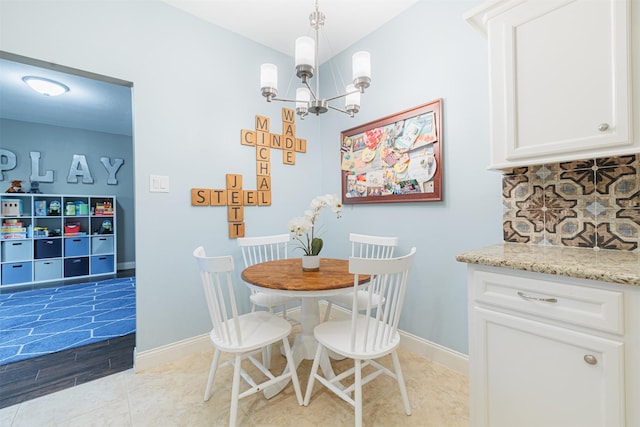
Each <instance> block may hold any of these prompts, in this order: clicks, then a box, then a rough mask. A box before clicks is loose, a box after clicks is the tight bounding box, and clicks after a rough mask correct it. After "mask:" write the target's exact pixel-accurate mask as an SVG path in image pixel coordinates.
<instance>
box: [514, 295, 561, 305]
mask: <svg viewBox="0 0 640 427" xmlns="http://www.w3.org/2000/svg"><path fill="white" fill-rule="evenodd" d="M518 296H519V297H521V298H524V299H526V300H527V301H540V302H551V303H556V302H558V299H557V298H538V297H532V296H529V295H526V294H525V293H523V292H518Z"/></svg>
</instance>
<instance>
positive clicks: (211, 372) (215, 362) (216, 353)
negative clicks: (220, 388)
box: [204, 349, 220, 402]
mask: <svg viewBox="0 0 640 427" xmlns="http://www.w3.org/2000/svg"><path fill="white" fill-rule="evenodd" d="M219 360H220V351H218V349H215V350H214V351H213V359H212V360H211V368H210V369H209V379H207V388H206V389H205V391H204V401H205V402H206V401H207V400H209V398H210V397H211V387H212V386H213V378H214V377H215V376H216V370H217V369H218V361H219Z"/></svg>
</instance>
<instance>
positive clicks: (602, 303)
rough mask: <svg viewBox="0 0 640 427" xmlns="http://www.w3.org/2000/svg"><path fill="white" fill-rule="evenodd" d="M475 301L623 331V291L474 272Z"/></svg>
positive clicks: (601, 328)
mask: <svg viewBox="0 0 640 427" xmlns="http://www.w3.org/2000/svg"><path fill="white" fill-rule="evenodd" d="M473 281H474V285H473V286H472V287H471V292H472V295H470V297H471V298H473V300H474V301H476V302H482V303H486V304H491V305H494V306H499V307H504V308H508V309H511V310H516V311H519V312H524V313H529V314H532V315H536V316H540V317H544V318H547V319H553V320H559V321H562V322H567V323H571V324H574V325H579V326H584V327H588V328H593V329H598V330H601V331H605V332H613V333H616V334H623V333H624V313H623V310H624V298H623V293H622V292H617V291H611V290H605V289H595V288H590V287H583V286H576V285H569V284H565V283H558V282H552V281H546V280H540V279H532V278H525V277H518V276H511V275H506V274H496V273H491V272H487V271H475V272H474V275H473Z"/></svg>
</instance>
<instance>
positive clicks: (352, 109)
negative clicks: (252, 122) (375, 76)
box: [260, 0, 371, 119]
mask: <svg viewBox="0 0 640 427" xmlns="http://www.w3.org/2000/svg"><path fill="white" fill-rule="evenodd" d="M324 18H325V16H324V13H322V12H320V9H319V8H318V0H316V8H315V11H314V12H312V13H311V15H309V21H310V23H311V28H313V29H314V34H315V37H314V38H311V37H306V36H305V37H298V38H297V39H296V43H295V64H296V76H297V77H298V78H299V79H300V81H301V82H302V85H303V86H302V87H299V88H297V89H296V99H286V98H278V97H277V95H278V67H277V66H276V65H274V64H262V65H261V66H260V88H261V91H262V96H264V97H265V98H267V102H271V101H283V102H295V104H296V114H298V115H299V116H300V118H302V119H304V117H305V116H306V115H307V114H309V113H312V114H315V115H316V116H319V115H320V114H323V113H326V112H327V111H328V110H329V108H330V109H332V110H336V111H340V112H342V113H345V114H348V115H349V116H351V117H353V116H354V115H355V114H356V113H357V112H358V111H360V94H361V93H364V90H365V89H366V88H368V87H369V85H370V84H371V57H370V55H369V52H364V51H361V52H356V53H354V54H353V58H352V76H353V83H352V84H349V85H347V86H346V88H345V92H344V93H343V94H340V95H336V96H333V97H331V98H322V97H321V96H320V67H318V66H317V65H316V62H317V61H318V34H319V32H320V29H321V28H322V26H323V25H324ZM314 74H315V77H316V80H315V90H313V88H312V87H311V84H310V83H309V81H310V80H311V78H312V77H313V76H314ZM341 98H344V101H345V103H344V108H339V107H336V106H335V105H331V104H330V102H331V101H334V100H337V99H341Z"/></svg>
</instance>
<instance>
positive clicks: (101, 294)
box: [0, 277, 136, 365]
mask: <svg viewBox="0 0 640 427" xmlns="http://www.w3.org/2000/svg"><path fill="white" fill-rule="evenodd" d="M135 331H136V280H135V277H125V278H119V279H109V280H103V281H101V282H89V283H81V284H78V285H69V286H61V287H58V288H47V289H37V290H33V291H23V292H15V293H10V294H0V365H4V364H7V363H11V362H17V361H19V360H24V359H28V358H31V357H37V356H42V355H43V354H48V353H54V352H56V351H60V350H66V349H68V348H74V347H79V346H83V345H87V344H91V343H94V342H98V341H105V340H108V339H110V338H115V337H119V336H123V335H127V334H131V333H134V332H135Z"/></svg>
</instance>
